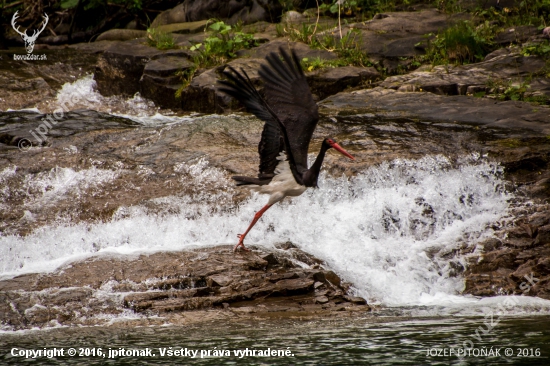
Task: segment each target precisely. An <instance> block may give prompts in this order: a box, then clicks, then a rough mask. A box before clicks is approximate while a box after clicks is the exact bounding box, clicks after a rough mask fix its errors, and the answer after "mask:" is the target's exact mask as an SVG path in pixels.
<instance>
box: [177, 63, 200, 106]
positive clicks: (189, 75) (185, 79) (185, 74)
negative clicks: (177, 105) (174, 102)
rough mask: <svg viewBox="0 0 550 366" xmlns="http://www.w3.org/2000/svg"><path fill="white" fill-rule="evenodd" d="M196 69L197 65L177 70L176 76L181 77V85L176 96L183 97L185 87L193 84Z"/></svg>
mask: <svg viewBox="0 0 550 366" xmlns="http://www.w3.org/2000/svg"><path fill="white" fill-rule="evenodd" d="M196 71H197V67H196V66H193V67H191V68H188V69H184V70H181V71H178V72H176V76H179V78H180V79H181V86H180V87H179V89H178V90H176V98H178V99H179V98H181V93H182V92H183V90H184V89H185V88H187V87H188V86H189V84H191V80H193V76H194V75H195V72H196Z"/></svg>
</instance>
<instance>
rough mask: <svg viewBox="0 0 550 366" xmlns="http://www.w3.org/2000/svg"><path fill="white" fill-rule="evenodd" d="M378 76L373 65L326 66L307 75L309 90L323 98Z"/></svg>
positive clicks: (373, 79) (366, 82) (365, 82)
mask: <svg viewBox="0 0 550 366" xmlns="http://www.w3.org/2000/svg"><path fill="white" fill-rule="evenodd" d="M379 78H380V74H379V73H378V71H376V69H375V68H374V67H357V66H344V67H336V68H327V69H322V70H318V71H315V72H312V73H311V74H309V75H307V79H308V83H309V86H310V88H311V90H312V91H313V92H314V93H315V95H317V96H318V97H319V99H324V98H326V97H328V96H331V95H334V94H336V93H339V92H341V91H343V90H345V89H347V88H353V87H358V86H360V85H364V84H368V83H371V82H373V81H375V80H377V79H379Z"/></svg>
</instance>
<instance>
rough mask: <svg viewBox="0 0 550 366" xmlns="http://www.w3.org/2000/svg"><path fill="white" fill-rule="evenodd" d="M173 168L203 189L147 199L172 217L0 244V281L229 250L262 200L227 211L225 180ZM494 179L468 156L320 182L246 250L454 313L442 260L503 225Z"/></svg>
mask: <svg viewBox="0 0 550 366" xmlns="http://www.w3.org/2000/svg"><path fill="white" fill-rule="evenodd" d="M65 169H68V170H66V171H65V170H63V172H64V173H63V175H62V177H64V176H74V177H81V178H76V179H73V180H70V182H76V183H68V184H67V185H66V186H64V185H63V184H62V182H63V180H58V179H57V178H55V177H52V176H50V175H47V176H45V177H41V178H39V177H37V178H36V179H37V181H35V182H28V183H27V184H29V185H31V186H36V187H43V186H44V185H45V183H48V184H49V185H52V184H53V186H54V187H56V186H55V183H56V182H58V183H59V182H61V183H60V185H59V186H58V187H57V188H55V189H54V192H56V195H62V194H63V193H64V192H70V189H71V184H77V185H78V184H83V182H84V181H86V180H87V179H89V178H87V177H88V175H86V173H81V172H71V171H70V168H65ZM174 169H175V170H176V171H178V172H183V173H188V174H183V175H182V179H188V180H189V182H187V183H188V184H189V185H190V186H196V185H198V186H200V187H198V189H197V192H199V193H197V194H196V195H182V196H173V197H164V198H160V199H156V200H153V201H154V203H156V204H158V205H161V206H162V205H166V206H172V207H174V208H177V210H167V211H166V213H164V214H158V213H155V214H152V213H150V212H149V211H148V210H147V209H146V208H145V207H142V206H133V207H122V208H120V209H119V211H118V212H117V213H115V215H114V216H113V218H112V220H111V221H109V222H105V223H94V224H90V223H79V224H63V223H62V224H58V225H51V226H44V227H41V228H39V229H37V230H35V231H34V232H32V233H31V234H29V235H27V236H25V237H19V236H2V237H0V258H1V259H0V271H1V274H2V277H4V278H7V277H13V276H15V275H17V274H21V273H28V272H36V271H51V270H53V269H55V268H57V267H58V266H60V265H63V264H65V263H67V262H68V261H71V260H75V259H80V258H84V257H86V256H90V255H102V254H104V255H109V253H112V254H115V253H136V252H144V251H145V252H147V251H158V250H181V249H184V248H191V247H197V246H199V247H200V246H212V245H218V244H227V243H235V241H236V235H237V233H240V232H242V230H244V229H245V228H246V227H247V226H248V224H249V220H250V219H251V218H252V216H253V215H254V213H255V212H256V211H257V210H258V209H259V208H261V207H262V206H263V205H264V204H265V202H266V200H267V197H266V196H260V195H257V194H253V195H251V196H250V198H248V199H247V200H245V201H244V202H243V203H242V204H240V205H239V206H238V207H230V206H228V205H229V203H230V202H231V200H230V198H231V195H232V194H233V191H232V189H233V188H232V185H231V183H230V182H229V181H227V180H226V178H224V177H225V175H224V173H223V171H221V170H220V169H217V168H213V167H210V166H208V163H207V162H206V161H205V160H200V161H198V162H196V163H195V164H190V165H187V166H186V165H179V166H177V167H175V168H174ZM12 171H13V169H11V170H10V169H8V170H5V171H4V172H2V174H0V176H9V175H10V174H12ZM95 173H97V172H95ZM501 173H502V169H501V167H500V166H498V165H497V164H495V163H492V162H489V161H487V160H486V159H484V158H482V157H480V156H479V155H471V156H468V157H465V158H463V159H462V160H461V161H458V162H456V161H455V162H453V161H451V160H449V159H448V158H446V157H444V156H426V157H424V158H422V159H419V160H406V159H398V160H395V161H392V162H388V163H384V164H381V165H379V166H377V167H373V168H370V169H368V170H366V171H364V172H363V173H360V174H358V175H357V176H355V177H353V178H350V179H347V178H345V177H328V176H326V175H322V176H321V178H320V187H321V188H320V189H318V190H308V191H306V193H304V194H303V195H302V196H301V197H298V198H294V199H292V200H287V201H286V202H282V203H280V204H277V205H275V206H273V207H272V208H271V209H270V210H269V211H268V212H267V213H266V214H265V215H264V216H263V218H262V220H260V221H259V222H258V224H257V225H256V226H255V227H254V229H253V230H252V231H251V232H250V233H249V235H248V237H247V239H248V241H247V243H258V244H259V245H263V246H267V247H273V246H274V245H275V244H276V243H278V242H284V241H287V240H290V241H292V242H293V243H295V244H296V245H297V246H299V247H300V248H302V249H303V250H305V251H307V252H309V253H312V254H313V255H315V256H317V257H319V258H321V259H323V260H325V261H326V263H327V264H328V266H329V267H330V268H332V269H334V270H335V271H337V272H338V273H339V274H340V275H341V276H342V277H343V278H344V279H346V280H347V281H349V282H351V283H353V284H354V286H355V290H356V292H357V294H358V295H361V296H364V297H366V298H367V299H369V301H378V302H381V303H383V304H385V305H393V306H403V305H419V306H422V305H434V304H438V303H439V304H442V303H452V302H453V301H457V302H459V303H460V302H462V301H465V300H466V299H465V298H464V297H460V296H457V295H458V294H459V293H460V291H461V290H462V288H463V280H462V279H461V278H460V276H456V273H454V272H453V271H454V269H453V266H452V265H451V263H450V262H454V264H455V266H454V267H456V265H460V266H466V258H465V257H464V256H458V257H456V258H452V259H448V258H443V256H444V255H445V254H448V253H450V252H451V251H452V250H454V249H456V248H457V247H458V246H459V245H461V244H462V243H469V244H472V243H475V242H476V241H478V240H481V239H483V238H487V237H490V236H492V235H493V233H492V230H491V228H490V226H491V224H493V223H495V222H497V221H499V220H501V219H502V218H503V217H505V216H506V214H507V207H508V200H509V199H510V198H511V195H510V194H509V193H507V192H506V191H505V190H504V188H503V187H504V184H503V181H502V177H501ZM102 174H103V175H105V177H107V176H108V177H109V178H108V179H111V178H112V176H111V175H108V174H107V173H106V172H103V173H102ZM110 174H116V173H115V172H112V173H110ZM92 176H96V177H97V174H92V175H90V177H92ZM113 176H114V175H113ZM90 179H91V178H90ZM96 179H98V178H96ZM105 179H107V178H105ZM45 194H48V191H45ZM220 207H222V208H220ZM173 212H175V213H173Z"/></svg>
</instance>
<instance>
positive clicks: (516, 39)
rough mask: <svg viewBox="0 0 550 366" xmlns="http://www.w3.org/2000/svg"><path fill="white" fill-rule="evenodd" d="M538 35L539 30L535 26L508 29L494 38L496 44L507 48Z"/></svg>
mask: <svg viewBox="0 0 550 366" xmlns="http://www.w3.org/2000/svg"><path fill="white" fill-rule="evenodd" d="M538 33H539V30H538V29H537V27H535V26H533V25H519V26H516V27H510V28H506V29H504V30H503V31H502V32H500V33H498V34H497V35H496V36H495V38H494V42H495V43H496V44H499V45H502V46H507V45H509V44H513V43H518V44H521V43H523V42H525V41H527V40H528V39H529V38H531V37H533V36H535V35H537V34H538Z"/></svg>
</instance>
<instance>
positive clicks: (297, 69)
mask: <svg viewBox="0 0 550 366" xmlns="http://www.w3.org/2000/svg"><path fill="white" fill-rule="evenodd" d="M279 53H280V55H281V56H282V58H283V60H284V61H283V60H281V58H280V57H279V55H278V54H276V53H271V54H269V55H268V56H267V57H266V60H267V62H268V64H269V66H266V65H262V66H261V67H260V71H259V75H260V77H261V78H262V79H263V80H264V82H265V89H264V90H265V96H266V99H267V102H268V103H269V107H270V108H271V110H272V111H273V112H274V113H275V114H276V115H277V117H278V118H279V120H280V121H281V122H282V124H283V125H284V126H285V128H286V132H287V135H288V140H289V148H290V150H291V151H292V156H293V158H294V162H295V164H296V169H297V171H298V174H299V175H302V174H304V173H305V171H307V169H308V166H307V153H308V148H309V142H310V140H311V137H312V136H313V131H314V130H315V127H316V126H317V121H318V120H319V114H318V108H317V104H315V101H314V100H313V96H312V95H311V91H310V89H309V85H308V84H307V80H306V77H305V75H304V72H303V71H302V68H301V65H300V60H299V58H298V56H297V55H296V53H295V52H292V53H291V54H289V53H288V52H286V51H285V50H284V49H283V48H280V49H279Z"/></svg>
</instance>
